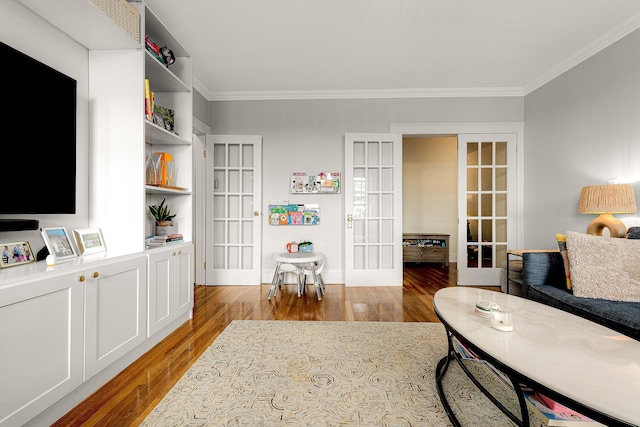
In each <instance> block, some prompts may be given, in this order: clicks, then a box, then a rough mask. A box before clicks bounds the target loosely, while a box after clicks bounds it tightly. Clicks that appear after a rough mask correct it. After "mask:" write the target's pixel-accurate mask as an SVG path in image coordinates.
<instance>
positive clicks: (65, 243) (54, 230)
mask: <svg viewBox="0 0 640 427" xmlns="http://www.w3.org/2000/svg"><path fill="white" fill-rule="evenodd" d="M41 230H42V238H43V239H44V243H45V245H46V246H47V249H48V250H49V253H50V254H53V255H55V256H56V259H57V260H58V261H62V260H65V259H69V258H75V257H77V256H78V254H77V253H76V249H75V247H74V246H73V244H72V243H71V239H70V238H69V233H67V229H66V228H65V227H49V228H41Z"/></svg>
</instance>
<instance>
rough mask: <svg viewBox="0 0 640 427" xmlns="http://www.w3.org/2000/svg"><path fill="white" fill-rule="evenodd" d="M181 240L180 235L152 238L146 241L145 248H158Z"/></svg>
mask: <svg viewBox="0 0 640 427" xmlns="http://www.w3.org/2000/svg"><path fill="white" fill-rule="evenodd" d="M183 240H184V238H183V237H182V234H180V233H175V234H170V235H168V236H152V237H151V238H149V239H147V246H149V247H150V248H157V247H159V246H167V245H168V244H170V243H176V242H182V241H183Z"/></svg>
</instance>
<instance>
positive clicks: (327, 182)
mask: <svg viewBox="0 0 640 427" xmlns="http://www.w3.org/2000/svg"><path fill="white" fill-rule="evenodd" d="M340 178H341V174H340V172H320V173H318V175H307V174H306V173H305V172H293V173H292V174H291V182H290V185H289V192H291V193H327V194H331V193H333V194H335V193H339V192H340Z"/></svg>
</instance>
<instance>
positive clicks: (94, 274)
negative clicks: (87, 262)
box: [91, 271, 99, 279]
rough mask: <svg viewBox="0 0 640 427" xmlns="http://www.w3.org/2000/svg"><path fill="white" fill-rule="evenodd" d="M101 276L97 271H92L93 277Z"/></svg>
mask: <svg viewBox="0 0 640 427" xmlns="http://www.w3.org/2000/svg"><path fill="white" fill-rule="evenodd" d="M98 276H99V274H98V272H97V271H94V272H93V273H91V277H93V278H94V279H97V278H98Z"/></svg>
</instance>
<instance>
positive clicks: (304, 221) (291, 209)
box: [269, 203, 320, 225]
mask: <svg viewBox="0 0 640 427" xmlns="http://www.w3.org/2000/svg"><path fill="white" fill-rule="evenodd" d="M269 224H270V225H318V224H320V205H318V204H315V203H314V204H295V203H282V204H271V205H269Z"/></svg>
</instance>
